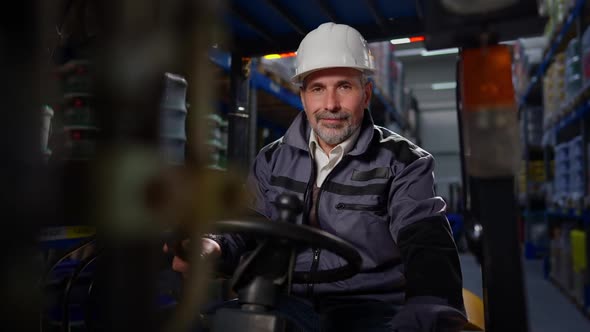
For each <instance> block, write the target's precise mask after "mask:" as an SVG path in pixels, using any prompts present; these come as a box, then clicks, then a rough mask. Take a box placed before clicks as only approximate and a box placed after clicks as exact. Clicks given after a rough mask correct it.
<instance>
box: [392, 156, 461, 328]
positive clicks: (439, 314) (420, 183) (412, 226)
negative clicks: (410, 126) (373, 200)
mask: <svg viewBox="0 0 590 332" xmlns="http://www.w3.org/2000/svg"><path fill="white" fill-rule="evenodd" d="M433 170H434V159H433V158H432V156H431V155H428V154H423V155H422V156H420V157H418V158H416V159H415V160H413V161H412V162H410V163H408V164H407V165H406V166H405V168H404V169H403V170H401V171H400V172H399V174H397V175H396V177H395V179H394V181H393V183H392V188H391V191H390V197H389V199H390V206H389V212H390V216H391V224H390V230H391V233H392V236H393V238H394V240H395V241H396V243H397V245H398V247H399V249H400V251H401V255H402V259H403V263H404V267H405V277H406V303H405V305H404V309H403V310H402V311H401V312H400V313H398V314H397V315H396V316H395V318H394V321H393V327H394V331H399V332H406V331H408V332H409V331H460V330H461V329H462V328H463V325H464V324H465V322H466V318H465V314H464V312H465V311H464V307H463V296H462V287H463V285H462V276H461V266H460V263H459V256H458V253H457V248H456V246H455V243H454V241H453V237H452V234H451V230H450V227H449V223H448V221H447V218H446V216H445V214H444V213H445V208H446V206H445V203H444V201H443V200H442V199H441V198H440V197H436V196H435V193H434V175H433Z"/></svg>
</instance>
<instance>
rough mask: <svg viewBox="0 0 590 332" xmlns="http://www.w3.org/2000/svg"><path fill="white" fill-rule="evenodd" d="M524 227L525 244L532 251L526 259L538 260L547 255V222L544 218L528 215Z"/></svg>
mask: <svg viewBox="0 0 590 332" xmlns="http://www.w3.org/2000/svg"><path fill="white" fill-rule="evenodd" d="M524 227H525V232H524V236H525V242H526V243H527V246H528V248H533V249H534V251H531V253H528V254H527V258H539V257H543V256H545V255H546V254H547V249H548V248H549V243H550V242H549V231H548V229H547V222H546V221H545V217H544V216H543V215H542V214H541V215H538V216H537V215H534V214H533V215H530V216H527V217H526V221H525V224H524Z"/></svg>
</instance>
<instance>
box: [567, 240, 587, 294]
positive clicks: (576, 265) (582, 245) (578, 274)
mask: <svg viewBox="0 0 590 332" xmlns="http://www.w3.org/2000/svg"><path fill="white" fill-rule="evenodd" d="M570 242H571V247H572V262H573V264H572V274H573V288H572V297H573V298H574V299H575V301H576V302H577V303H578V304H580V305H584V301H585V300H584V292H585V286H586V283H585V280H584V277H585V275H586V273H587V271H588V266H587V258H586V233H585V232H584V231H582V230H577V229H576V230H572V231H571V232H570Z"/></svg>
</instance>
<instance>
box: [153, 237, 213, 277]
mask: <svg viewBox="0 0 590 332" xmlns="http://www.w3.org/2000/svg"><path fill="white" fill-rule="evenodd" d="M189 246H190V240H188V239H187V240H184V241H182V247H183V248H184V249H185V250H187V248H189ZM163 250H164V252H165V253H169V252H170V251H171V250H170V248H168V245H166V244H164V248H163ZM220 256H221V247H220V246H219V244H218V243H217V242H215V241H213V240H211V239H206V238H201V254H200V259H208V260H215V259H217V258H219V257H220ZM189 267H190V265H189V263H188V262H187V261H185V260H183V259H181V258H180V257H178V256H174V259H173V260H172V270H174V271H176V272H180V273H182V275H183V276H184V277H186V276H187V274H188V272H189Z"/></svg>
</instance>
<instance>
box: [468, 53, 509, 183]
mask: <svg viewBox="0 0 590 332" xmlns="http://www.w3.org/2000/svg"><path fill="white" fill-rule="evenodd" d="M458 79H459V87H460V89H461V90H460V102H461V115H460V116H461V120H462V127H463V128H462V130H463V137H464V140H463V142H464V145H465V146H464V153H465V161H466V167H467V169H468V170H469V172H470V173H471V174H472V175H474V176H478V177H484V178H491V177H503V176H513V175H514V174H515V172H516V170H517V167H518V163H519V160H520V149H519V145H520V144H519V133H518V130H519V128H518V114H517V109H518V106H517V103H516V98H515V95H514V87H513V85H512V55H511V51H510V48H509V47H508V46H505V45H494V46H488V47H483V48H473V49H463V50H462V51H461V60H460V67H459V77H458Z"/></svg>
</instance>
